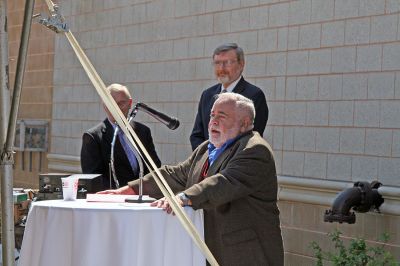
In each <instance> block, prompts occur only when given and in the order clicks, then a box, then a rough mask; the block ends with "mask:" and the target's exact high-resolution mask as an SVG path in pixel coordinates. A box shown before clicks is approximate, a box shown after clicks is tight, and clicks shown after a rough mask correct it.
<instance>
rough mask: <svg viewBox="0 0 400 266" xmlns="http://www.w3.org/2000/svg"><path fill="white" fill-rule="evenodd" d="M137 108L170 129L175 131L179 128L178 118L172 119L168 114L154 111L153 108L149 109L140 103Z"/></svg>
mask: <svg viewBox="0 0 400 266" xmlns="http://www.w3.org/2000/svg"><path fill="white" fill-rule="evenodd" d="M135 108H137V109H138V110H142V111H144V112H145V113H147V114H149V115H151V116H152V117H154V118H155V119H157V120H158V121H160V122H161V123H163V124H164V125H166V126H167V127H168V128H169V129H172V130H174V129H177V128H178V127H179V120H178V119H177V118H176V117H170V116H168V115H166V114H163V113H161V112H159V111H157V110H154V109H153V108H151V107H149V106H148V105H146V104H144V103H141V102H138V103H137V104H136V106H135Z"/></svg>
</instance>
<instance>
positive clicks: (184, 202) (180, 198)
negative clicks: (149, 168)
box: [150, 192, 192, 215]
mask: <svg viewBox="0 0 400 266" xmlns="http://www.w3.org/2000/svg"><path fill="white" fill-rule="evenodd" d="M175 199H176V201H177V202H178V203H179V204H180V205H181V206H191V205H192V201H191V200H190V199H189V198H188V197H187V196H186V195H185V194H184V193H183V192H181V193H179V194H177V195H175ZM150 206H153V207H157V208H162V209H163V210H164V211H166V212H167V213H168V214H172V215H175V213H174V212H173V210H172V207H171V205H170V204H169V202H168V200H167V199H166V198H165V197H164V198H161V199H159V200H156V201H154V202H152V203H151V204H150Z"/></svg>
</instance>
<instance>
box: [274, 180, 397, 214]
mask: <svg viewBox="0 0 400 266" xmlns="http://www.w3.org/2000/svg"><path fill="white" fill-rule="evenodd" d="M352 186H353V183H350V182H344V181H332V180H325V179H314V178H304V177H291V176H278V198H279V200H282V201H293V202H301V203H307V204H315V205H325V206H331V204H332V203H333V201H334V199H335V197H336V195H337V194H338V193H339V192H341V191H342V190H344V189H346V188H349V187H352ZM378 192H379V193H380V194H381V195H382V196H383V198H384V199H385V202H384V203H383V204H382V205H381V207H380V211H381V213H383V214H390V215H400V187H390V186H385V185H383V186H382V187H380V188H379V189H378Z"/></svg>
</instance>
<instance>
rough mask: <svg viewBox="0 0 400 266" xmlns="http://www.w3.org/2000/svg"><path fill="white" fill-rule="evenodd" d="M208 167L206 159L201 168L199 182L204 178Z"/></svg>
mask: <svg viewBox="0 0 400 266" xmlns="http://www.w3.org/2000/svg"><path fill="white" fill-rule="evenodd" d="M208 167H209V163H208V159H207V160H206V161H205V163H204V165H203V168H201V173H200V178H199V182H201V181H203V180H204V178H206V176H207V173H208Z"/></svg>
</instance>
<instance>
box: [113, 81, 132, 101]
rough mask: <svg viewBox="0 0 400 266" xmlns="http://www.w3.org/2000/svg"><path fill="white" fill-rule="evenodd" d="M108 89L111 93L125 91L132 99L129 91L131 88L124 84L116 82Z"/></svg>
mask: <svg viewBox="0 0 400 266" xmlns="http://www.w3.org/2000/svg"><path fill="white" fill-rule="evenodd" d="M107 90H108V91H109V92H110V93H113V92H114V93H115V92H123V93H124V94H125V95H126V97H127V98H129V99H131V98H132V97H131V94H130V93H129V90H128V88H127V87H125V86H124V85H121V84H118V83H114V84H111V85H110V86H108V87H107Z"/></svg>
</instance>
